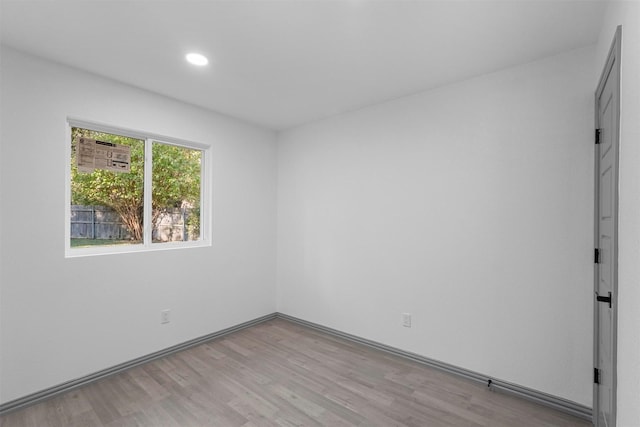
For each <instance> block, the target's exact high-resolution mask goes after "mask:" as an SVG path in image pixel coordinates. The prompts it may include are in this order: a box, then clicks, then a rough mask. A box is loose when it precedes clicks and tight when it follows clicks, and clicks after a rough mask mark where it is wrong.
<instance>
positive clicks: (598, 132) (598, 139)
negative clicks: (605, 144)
mask: <svg viewBox="0 0 640 427" xmlns="http://www.w3.org/2000/svg"><path fill="white" fill-rule="evenodd" d="M600 133H601V132H600V129H596V135H595V136H596V145H597V144H600Z"/></svg>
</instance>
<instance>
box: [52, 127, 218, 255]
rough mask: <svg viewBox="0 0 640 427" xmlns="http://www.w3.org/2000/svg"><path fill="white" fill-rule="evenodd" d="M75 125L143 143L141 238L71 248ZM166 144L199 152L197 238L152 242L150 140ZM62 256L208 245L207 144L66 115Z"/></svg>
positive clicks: (209, 170)
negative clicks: (130, 241) (112, 243)
mask: <svg viewBox="0 0 640 427" xmlns="http://www.w3.org/2000/svg"><path fill="white" fill-rule="evenodd" d="M74 127H79V128H84V129H89V130H92V131H95V132H104V133H110V134H114V135H121V136H126V137H129V138H136V139H141V140H143V141H144V143H145V155H144V190H143V198H144V224H145V227H144V231H143V233H144V237H143V242H142V243H139V244H132V245H113V246H91V247H83V248H72V247H71V209H70V206H71V128H74ZM154 142H155V143H160V144H169V145H175V146H178V147H184V148H190V149H194V150H200V151H201V152H202V157H201V162H202V163H201V165H202V166H201V168H200V239H198V240H195V241H187V242H182V241H176V242H162V243H154V242H153V241H152V238H151V233H152V227H150V226H147V225H148V224H151V214H152V212H151V196H152V194H151V184H152V175H151V168H152V166H153V165H152V163H153V162H152V161H151V156H152V146H153V143H154ZM65 157H66V160H65V204H64V206H65V234H64V236H65V258H74V257H84V256H94V255H108V254H123V253H136V252H153V251H163V250H175V249H187V248H199V247H208V246H211V244H212V228H213V227H212V221H213V217H212V204H211V192H212V179H211V178H212V155H211V146H210V145H208V144H202V143H198V142H191V141H187V140H184V139H178V138H172V137H168V136H164V135H159V134H155V133H152V132H144V131H139V130H133V129H127V128H123V127H119V126H111V125H107V124H104V123H97V122H92V121H88V120H83V119H78V118H75V117H67V121H66V138H65Z"/></svg>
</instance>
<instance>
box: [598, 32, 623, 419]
mask: <svg viewBox="0 0 640 427" xmlns="http://www.w3.org/2000/svg"><path fill="white" fill-rule="evenodd" d="M621 53H622V26H621V25H619V26H618V27H617V28H616V32H615V35H614V37H613V41H612V43H611V47H610V48H609V53H608V55H607V60H606V62H605V66H604V69H603V70H602V73H601V75H600V79H599V80H598V86H597V89H596V92H595V129H600V118H599V99H600V96H601V95H602V91H603V89H604V84H605V82H606V80H607V78H608V77H609V75H610V74H612V73H613V74H615V75H616V77H617V79H616V87H615V88H614V94H615V102H614V114H615V118H614V123H615V126H616V127H617V129H616V132H615V137H614V138H613V140H612V142H611V143H612V145H614V146H615V153H616V154H617V155H616V157H615V160H614V162H615V168H616V173H615V176H614V180H615V182H614V192H613V211H612V215H613V221H614V226H613V228H614V231H613V235H614V241H615V242H614V246H613V248H612V249H611V250H612V252H613V253H612V265H611V268H612V269H613V283H612V288H613V292H612V295H611V307H612V314H611V315H612V322H613V325H612V329H613V331H612V334H613V336H612V337H611V341H612V346H613V348H612V349H611V357H612V372H611V376H612V378H611V380H612V390H611V393H612V407H611V420H612V425H611V426H610V427H613V426H615V425H616V415H617V407H616V406H617V405H616V403H617V371H618V369H617V365H618V362H617V360H618V202H619V194H618V193H619V191H618V182H619V164H620V162H619V158H620V59H621ZM596 132H597V131H596ZM594 153H595V158H594V172H595V173H594V178H595V188H594V219H595V221H594V233H593V236H594V247H595V248H598V245H599V240H598V235H599V208H600V200H599V194H600V179H599V178H600V176H599V175H600V170H599V166H600V159H599V156H600V147H599V146H598V145H595V149H594ZM599 268H600V267H599V265H598V263H597V262H595V263H594V270H593V271H594V280H593V284H594V298H593V315H594V327H593V366H594V368H598V356H599V345H598V344H599V335H600V330H599V311H598V309H599V306H598V304H601V303H599V302H598V301H596V298H595V297H596V294H597V292H598V281H599ZM599 411H600V409H599V386H598V384H596V383H595V380H594V384H593V417H592V418H593V424H594V425H595V426H596V427H600V426H598V420H599Z"/></svg>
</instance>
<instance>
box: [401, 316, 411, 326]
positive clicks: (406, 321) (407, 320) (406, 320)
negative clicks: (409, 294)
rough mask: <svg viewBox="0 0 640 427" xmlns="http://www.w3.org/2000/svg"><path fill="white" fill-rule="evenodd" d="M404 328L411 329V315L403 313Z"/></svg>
mask: <svg viewBox="0 0 640 427" xmlns="http://www.w3.org/2000/svg"><path fill="white" fill-rule="evenodd" d="M402 326H404V327H405V328H410V327H411V313H402Z"/></svg>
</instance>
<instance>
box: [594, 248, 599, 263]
mask: <svg viewBox="0 0 640 427" xmlns="http://www.w3.org/2000/svg"><path fill="white" fill-rule="evenodd" d="M593 262H594V263H596V264H600V249H598V248H596V249H595V250H594V251H593Z"/></svg>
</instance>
